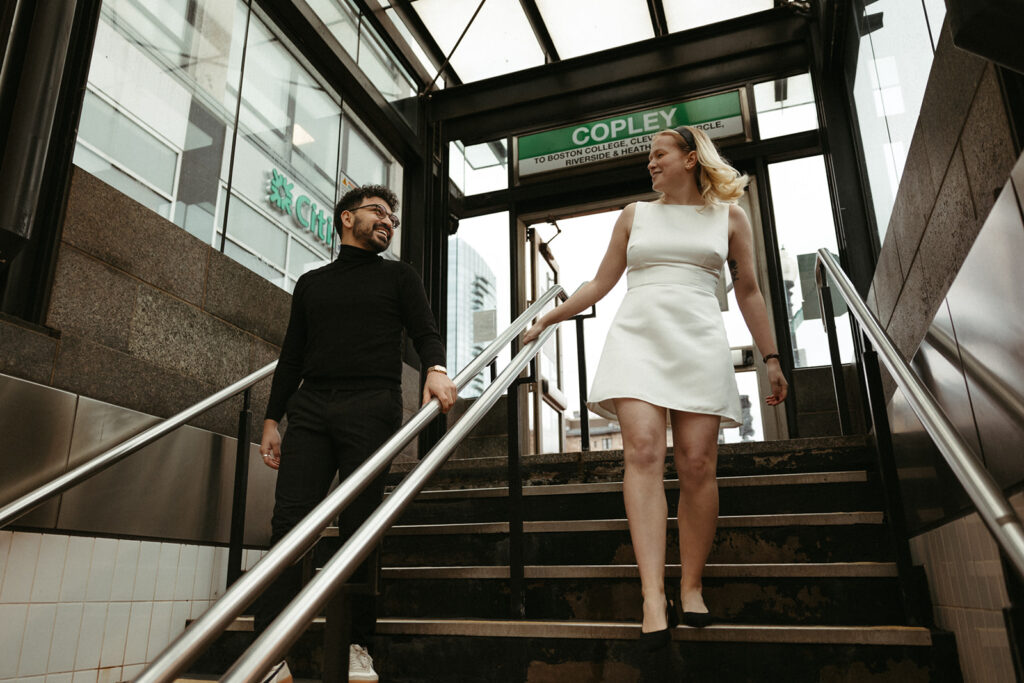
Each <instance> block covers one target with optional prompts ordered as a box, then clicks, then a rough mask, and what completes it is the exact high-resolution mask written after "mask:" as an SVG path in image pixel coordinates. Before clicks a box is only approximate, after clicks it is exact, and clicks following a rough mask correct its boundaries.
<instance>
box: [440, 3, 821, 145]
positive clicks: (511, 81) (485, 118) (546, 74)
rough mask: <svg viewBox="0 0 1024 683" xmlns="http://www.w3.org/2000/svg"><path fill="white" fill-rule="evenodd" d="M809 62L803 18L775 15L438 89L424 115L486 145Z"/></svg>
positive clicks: (795, 69) (447, 131) (448, 132)
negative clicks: (486, 143) (584, 117)
mask: <svg viewBox="0 0 1024 683" xmlns="http://www.w3.org/2000/svg"><path fill="white" fill-rule="evenodd" d="M812 58H813V54H812V50H811V47H810V44H809V26H808V21H807V19H806V18H804V17H798V16H794V15H793V13H792V12H790V11H789V10H786V9H775V10H770V11H768V12H760V13H758V14H753V15H749V16H746V17H740V18H738V19H733V20H730V21H726V22H722V23H720V24H712V25H710V26H702V27H700V28H696V29H693V30H690V31H682V32H679V33H673V34H670V35H666V36H663V37H660V38H652V39H650V40H645V41H642V42H639V43H633V44H630V45H624V46H622V47H618V48H614V49H612V50H605V51H603V52H597V53H594V54H590V55H584V56H581V57H576V58H573V59H569V60H565V61H562V62H558V63H554V64H545V65H542V66H538V67H534V68H531V69H525V70H522V71H517V72H515V73H511V74H508V75H505V76H498V77H496V78H489V79H485V80H482V81H477V82H474V83H468V84H465V85H462V86H460V87H458V88H451V89H446V90H443V91H439V92H433V93H431V96H430V100H429V102H428V103H427V116H428V118H429V119H430V120H431V121H432V122H436V123H442V124H443V127H444V136H445V139H446V140H455V139H459V140H462V141H463V142H465V143H466V144H473V143H478V142H487V141H490V140H495V139H498V138H502V137H505V136H507V135H511V134H513V133H520V132H523V131H526V130H537V129H543V128H545V127H551V126H554V125H558V124H561V123H564V122H566V121H575V120H579V118H580V117H581V115H584V116H586V117H588V118H589V117H593V116H600V115H602V114H605V113H612V112H615V111H621V110H623V109H629V108H634V107H640V106H644V105H645V104H648V103H655V102H658V101H661V100H664V99H665V98H666V97H674V96H677V95H678V94H679V93H686V94H687V95H690V94H693V95H696V94H700V93H703V92H708V91H711V90H721V89H725V88H729V87H736V86H740V85H743V84H745V83H747V82H749V81H752V80H766V79H770V78H773V77H780V76H781V75H783V74H785V75H792V74H793V73H799V72H802V71H806V70H808V69H809V68H810V67H811V62H812ZM584 112H585V114H584Z"/></svg>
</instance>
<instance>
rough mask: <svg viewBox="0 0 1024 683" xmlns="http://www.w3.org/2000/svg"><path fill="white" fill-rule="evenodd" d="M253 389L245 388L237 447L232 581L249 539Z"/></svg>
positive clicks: (230, 562)
mask: <svg viewBox="0 0 1024 683" xmlns="http://www.w3.org/2000/svg"><path fill="white" fill-rule="evenodd" d="M251 398H252V396H251V390H250V389H246V390H245V391H244V392H242V409H241V410H240V411H239V412H238V444H237V447H236V449H235V487H234V494H233V495H232V498H231V537H230V540H229V542H228V543H229V545H228V583H227V585H229V586H230V585H231V584H233V583H234V582H235V580H236V579H237V578H238V577H239V576H241V575H242V543H243V542H244V540H245V499H246V495H247V493H248V488H249V444H250V442H251V441H252V438H251V434H252V409H251V406H250V403H251Z"/></svg>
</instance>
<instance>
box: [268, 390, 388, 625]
mask: <svg viewBox="0 0 1024 683" xmlns="http://www.w3.org/2000/svg"><path fill="white" fill-rule="evenodd" d="M287 415H288V428H287V430H286V431H285V434H284V438H283V441H282V443H281V467H280V469H279V470H278V472H277V488H276V490H275V492H274V514H273V518H272V519H271V535H270V542H271V545H273V544H275V543H277V542H278V541H279V540H280V539H281V537H283V536H284V535H285V534H287V533H288V532H289V531H291V530H292V528H293V527H294V526H295V525H296V524H298V523H299V522H300V521H302V518H303V517H305V516H306V515H307V514H308V513H309V511H310V510H312V509H313V508H314V507H316V506H317V504H318V503H320V501H322V500H323V499H324V497H325V496H326V495H327V491H328V488H329V487H330V485H331V481H332V480H333V479H334V474H335V473H338V476H339V478H340V479H341V480H344V479H345V478H346V477H347V476H348V475H349V474H351V473H352V472H353V471H354V470H355V469H356V468H357V467H358V466H359V465H360V464H362V463H363V461H365V460H366V459H367V458H368V457H369V456H370V455H372V454H373V452H374V451H375V450H377V448H378V447H379V446H380V445H381V444H382V443H384V441H386V440H387V439H388V438H389V437H391V436H392V435H393V434H394V433H395V432H396V431H397V430H398V428H399V427H400V426H401V424H402V393H401V391H399V390H397V389H394V390H392V389H372V390H358V391H353V390H344V389H311V388H307V387H306V386H305V385H303V386H302V387H301V388H299V390H298V391H296V392H295V394H293V395H292V398H291V399H290V400H289V402H288V408H287ZM383 496H384V478H383V476H381V477H379V478H378V479H377V480H376V481H375V482H373V483H372V484H370V486H368V487H367V488H366V489H364V490H363V492H362V494H360V496H359V497H358V498H357V499H356V500H355V501H353V502H352V504H351V505H349V506H348V507H347V508H345V510H343V511H342V513H341V516H340V518H339V520H338V530H339V541H340V543H342V544H343V543H344V542H345V541H346V540H348V538H349V537H350V536H351V535H352V534H353V533H354V532H355V531H356V530H357V529H358V528H359V527H360V525H362V523H363V522H365V521H366V518H367V517H368V516H369V515H370V514H371V513H372V512H373V511H374V510H375V509H376V508H377V506H378V505H380V503H381V500H382V499H383ZM323 543H324V541H321V544H323ZM336 547H340V544H339V545H337V546H336ZM317 559H318V560H321V559H326V558H319V557H318V558H317ZM369 565H370V562H364V563H363V565H362V566H361V567H360V568H359V570H358V571H357V572H356V574H355V576H354V577H353V579H352V581H355V582H362V581H366V580H369V579H370V578H372V577H370V576H369V572H371V571H376V567H371V566H369ZM301 584H302V568H301V565H300V564H296V565H293V566H292V567H290V568H289V569H287V570H286V571H285V572H283V573H282V574H281V575H280V577H279V578H278V579H277V581H275V582H274V583H273V584H272V585H271V587H270V588H268V589H267V591H266V592H265V593H264V594H263V597H262V599H261V600H260V602H259V604H258V605H257V609H256V623H255V627H256V631H257V632H262V631H263V629H264V628H266V626H267V625H268V624H269V623H270V622H271V621H273V620H274V619H275V618H276V617H277V615H278V614H279V613H280V612H281V610H282V609H284V607H285V606H286V605H287V604H288V603H289V602H290V601H291V600H292V598H294V597H295V595H296V594H297V593H298V592H299V590H300V589H301V587H302V585H301ZM350 604H351V605H352V642H354V643H360V644H368V643H369V642H370V636H372V635H373V632H374V628H375V625H376V618H377V616H376V596H374V595H372V594H371V595H362V594H355V595H353V596H351V602H350Z"/></svg>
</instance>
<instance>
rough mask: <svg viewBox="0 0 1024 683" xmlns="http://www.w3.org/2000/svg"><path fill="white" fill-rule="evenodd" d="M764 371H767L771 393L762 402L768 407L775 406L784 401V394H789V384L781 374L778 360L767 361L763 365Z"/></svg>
mask: <svg viewBox="0 0 1024 683" xmlns="http://www.w3.org/2000/svg"><path fill="white" fill-rule="evenodd" d="M765 369H766V370H767V371H768V382H769V384H771V387H772V393H770V394H768V395H767V396H765V397H764V402H765V403H767V404H768V405H770V406H777V405H779V404H780V403H782V402H783V401H785V400H786V394H788V393H789V382H787V381H786V377H785V376H784V375H783V374H782V366H781V365H779V359H778V358H771V359H769V360H768V362H767V363H766V364H765Z"/></svg>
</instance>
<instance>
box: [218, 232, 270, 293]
mask: <svg viewBox="0 0 1024 683" xmlns="http://www.w3.org/2000/svg"><path fill="white" fill-rule="evenodd" d="M224 253H225V254H227V255H228V256H230V257H231V258H233V259H235V260H236V261H238V262H239V263H241V264H242V265H243V266H245V267H246V268H248V269H249V270H251V271H253V272H255V273H258V274H259V275H261V276H263V277H264V278H266V279H268V280H270V281H271V282H273V283H274V284H276V285H278V286H281V285H282V278H283V276H282V275H281V271H279V270H278V269H277V268H275V267H274V266H272V265H270V264H269V263H267V262H266V261H265V260H264V259H262V258H260V257H259V256H256V255H255V254H253V253H252V252H251V251H249V250H248V249H245V248H243V247H241V246H240V245H238V244H235V243H234V242H232V241H231V240H226V241H225V243H224Z"/></svg>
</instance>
